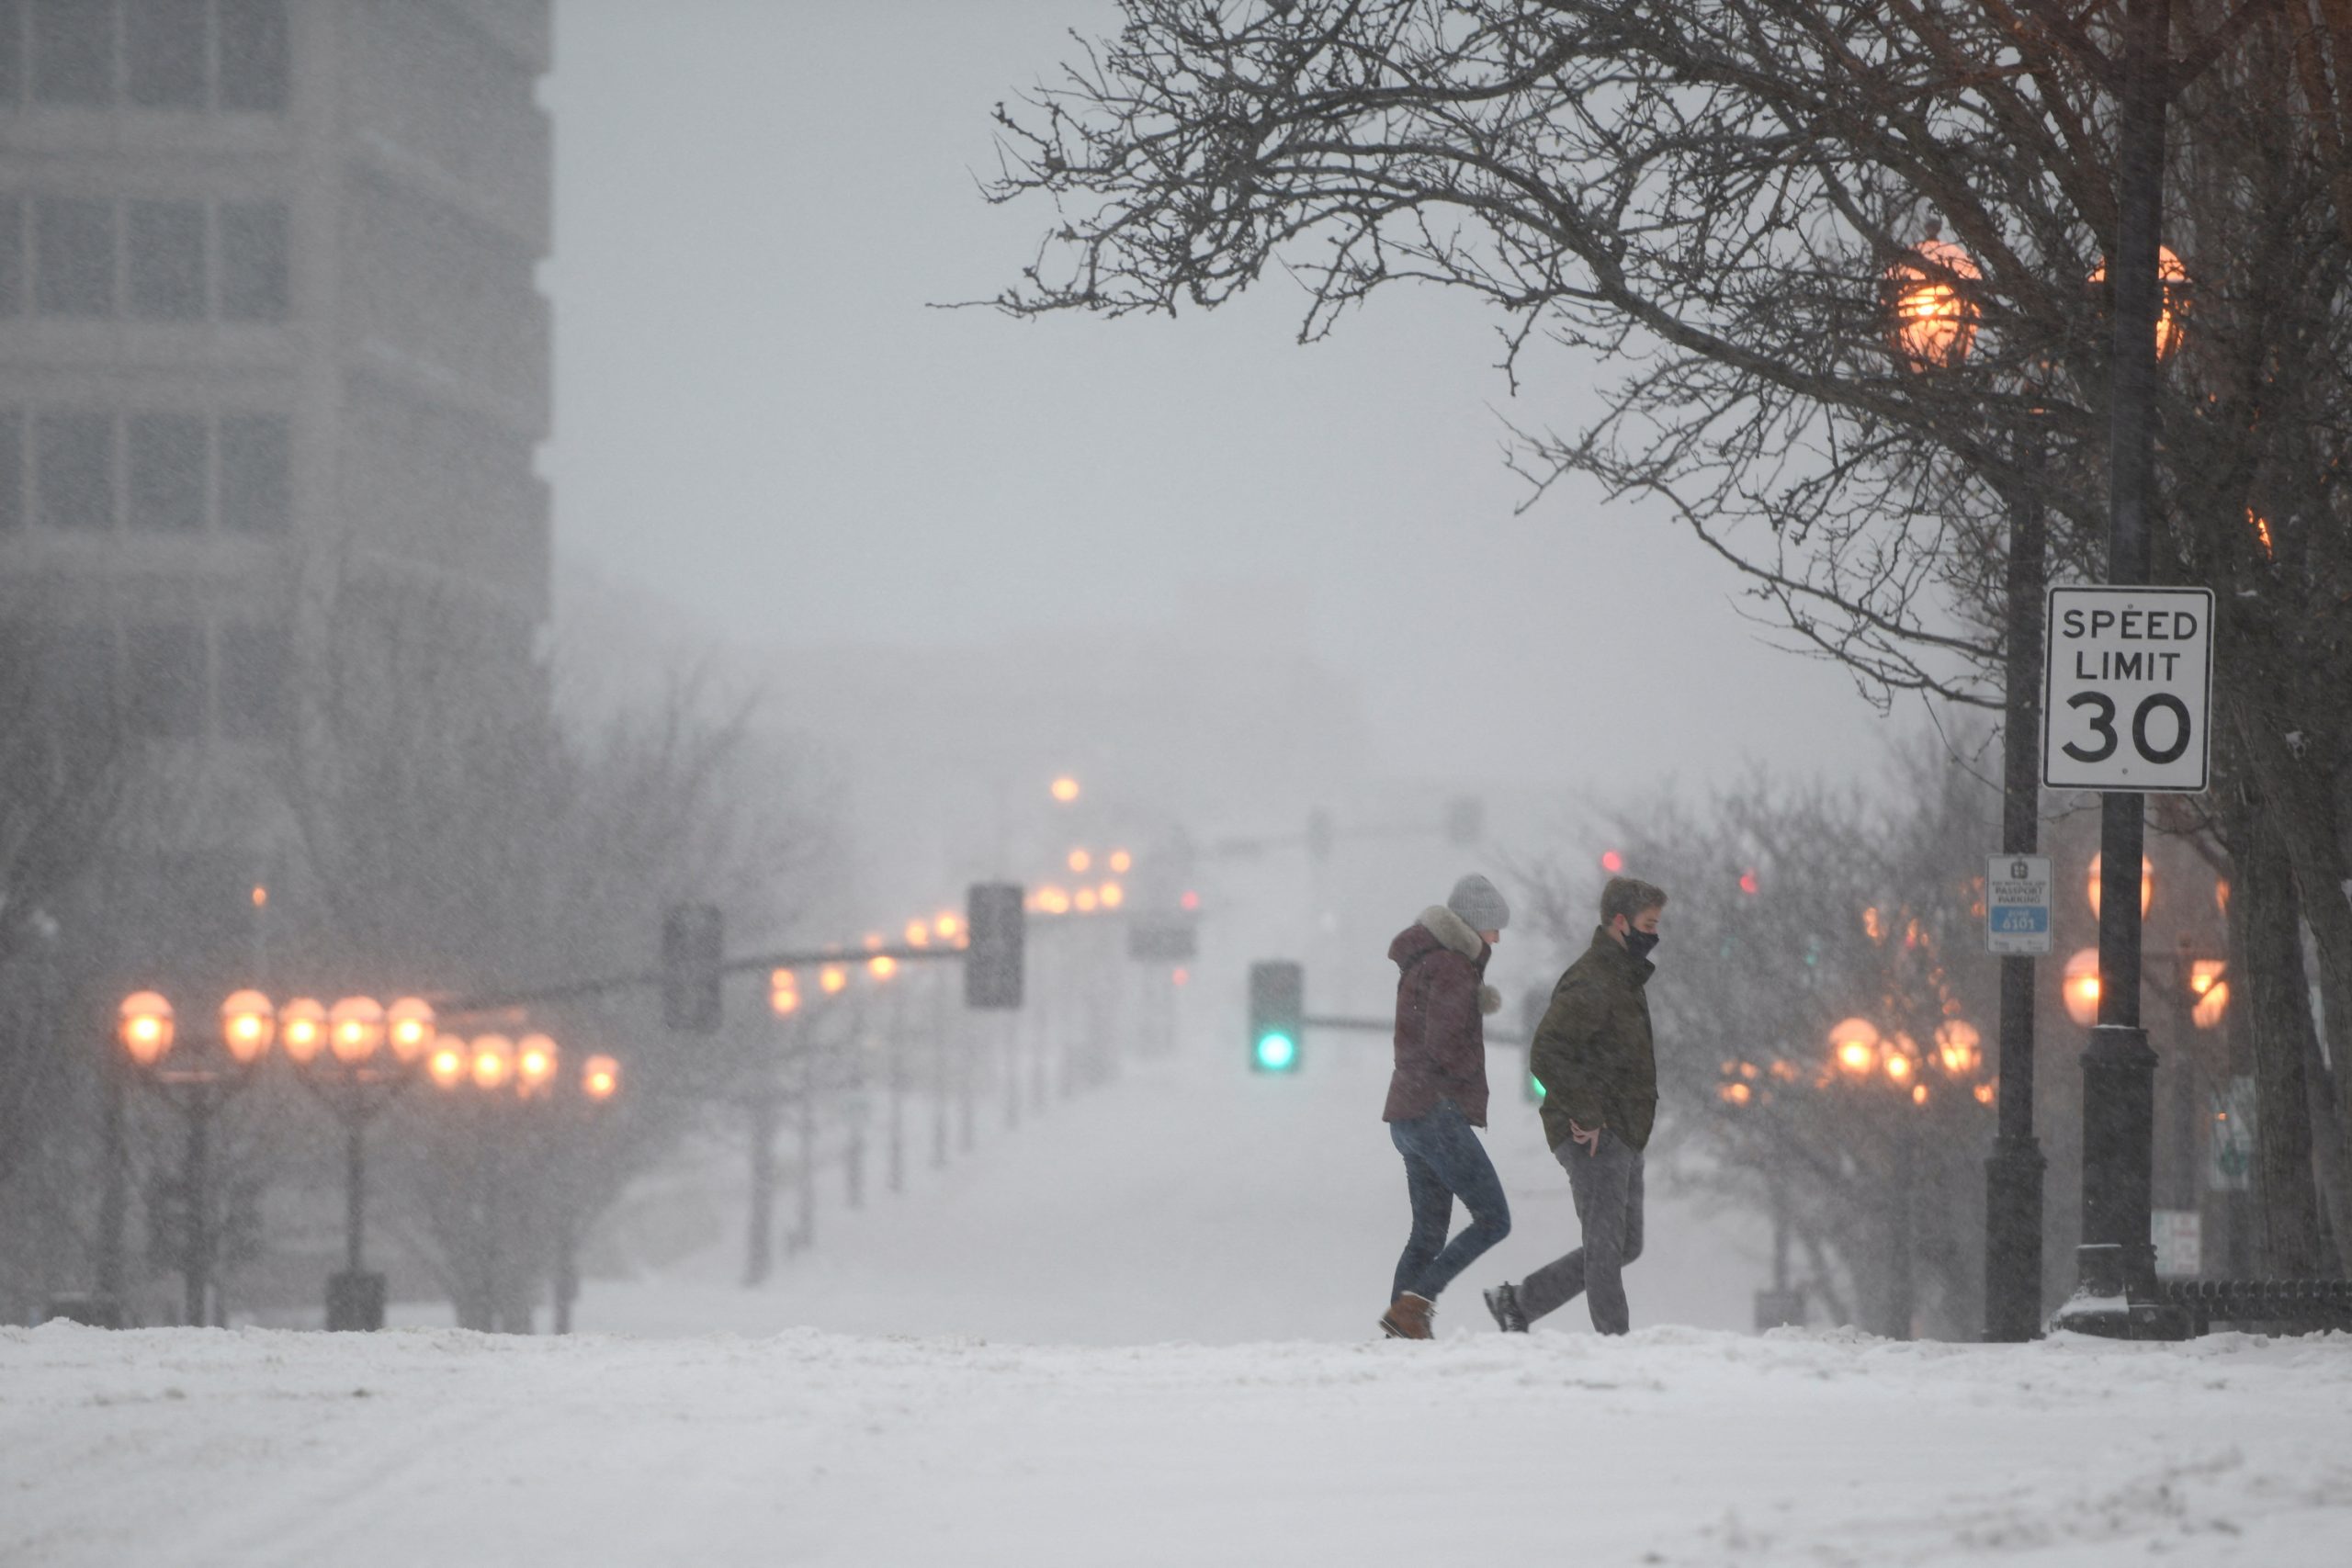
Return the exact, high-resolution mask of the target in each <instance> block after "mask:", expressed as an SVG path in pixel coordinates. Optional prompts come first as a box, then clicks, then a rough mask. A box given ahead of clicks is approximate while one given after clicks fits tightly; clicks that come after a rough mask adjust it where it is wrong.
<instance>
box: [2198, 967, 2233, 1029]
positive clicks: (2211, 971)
mask: <svg viewBox="0 0 2352 1568" xmlns="http://www.w3.org/2000/svg"><path fill="white" fill-rule="evenodd" d="M2228 968H2229V965H2228V964H2226V963H2224V962H2223V961H2222V960H2221V959H2219V958H2199V959H2193V960H2191V961H2190V963H2189V965H2188V994H2189V995H2191V996H2193V997H2195V998H2197V1003H2196V1005H2195V1006H2194V1007H2192V1008H2190V1009H2189V1010H2188V1017H2189V1021H2191V1022H2192V1023H2194V1024H2196V1025H2197V1027H2198V1028H2199V1029H2213V1028H2218V1027H2219V1026H2220V1024H2221V1021H2222V1014H2224V1013H2226V1012H2227V1011H2228V1010H2229V1007H2230V983H2229V982H2228V981H2227V980H2224V979H2222V974H2223V973H2224V972H2225V971H2226V970H2227V969H2228Z"/></svg>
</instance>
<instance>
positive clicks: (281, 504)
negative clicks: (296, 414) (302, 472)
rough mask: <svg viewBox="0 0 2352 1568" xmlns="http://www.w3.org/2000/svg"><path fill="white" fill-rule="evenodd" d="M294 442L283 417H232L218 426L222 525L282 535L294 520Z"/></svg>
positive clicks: (260, 414)
mask: <svg viewBox="0 0 2352 1568" xmlns="http://www.w3.org/2000/svg"><path fill="white" fill-rule="evenodd" d="M293 457H294V438H293V432H292V429H291V425H290V422H289V421H288V419H287V417H286V416H285V415H284V414H276V413H245V414H231V415H229V416H228V417H227V418H225V419H223V420H221V422H220V525H221V526H222V527H223V528H226V529H229V530H231V531H232V532H234V533H240V534H282V533H284V532H286V530H287V527H288V525H290V524H291V523H292V522H293V516H294V505H293V467H294V461H293Z"/></svg>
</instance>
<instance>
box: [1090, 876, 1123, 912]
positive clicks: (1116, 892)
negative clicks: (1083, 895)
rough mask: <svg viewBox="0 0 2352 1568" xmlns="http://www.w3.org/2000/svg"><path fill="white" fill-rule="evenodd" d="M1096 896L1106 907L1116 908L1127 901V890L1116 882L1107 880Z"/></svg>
mask: <svg viewBox="0 0 2352 1568" xmlns="http://www.w3.org/2000/svg"><path fill="white" fill-rule="evenodd" d="M1094 897H1096V898H1097V899H1098V900H1099V901H1100V902H1101V903H1102V905H1103V908H1106V909H1115V908H1118V907H1119V906H1120V905H1122V904H1124V903H1125V902H1126V901H1127V890H1126V889H1125V888H1124V887H1122V886H1119V885H1118V884H1117V883H1115V882H1106V883H1104V884H1103V887H1102V891H1100V892H1098V893H1096V894H1095V895H1094Z"/></svg>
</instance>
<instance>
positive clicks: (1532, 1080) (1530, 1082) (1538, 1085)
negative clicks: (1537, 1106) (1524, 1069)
mask: <svg viewBox="0 0 2352 1568" xmlns="http://www.w3.org/2000/svg"><path fill="white" fill-rule="evenodd" d="M1527 1092H1528V1093H1529V1094H1531V1095H1532V1096H1534V1097H1535V1098H1536V1099H1537V1100H1541V1099H1543V1098H1544V1080H1543V1079H1542V1078H1539V1077H1536V1076H1535V1075H1534V1074H1533V1073H1530V1074H1528V1075H1527Z"/></svg>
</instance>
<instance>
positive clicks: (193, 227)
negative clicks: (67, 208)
mask: <svg viewBox="0 0 2352 1568" xmlns="http://www.w3.org/2000/svg"><path fill="white" fill-rule="evenodd" d="M125 217H126V218H127V220H128V222H127V224H126V227H127V229H128V231H129V252H130V254H129V256H128V258H127V259H128V260H129V262H130V266H129V268H128V271H129V272H130V313H131V314H132V315H134V316H141V317H144V318H146V319H147V320H149V321H196V320H198V319H199V318H200V317H202V316H203V314H204V206H203V204H202V203H201V202H195V201H134V202H132V203H130V207H129V209H128V210H127V212H126V213H125Z"/></svg>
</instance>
